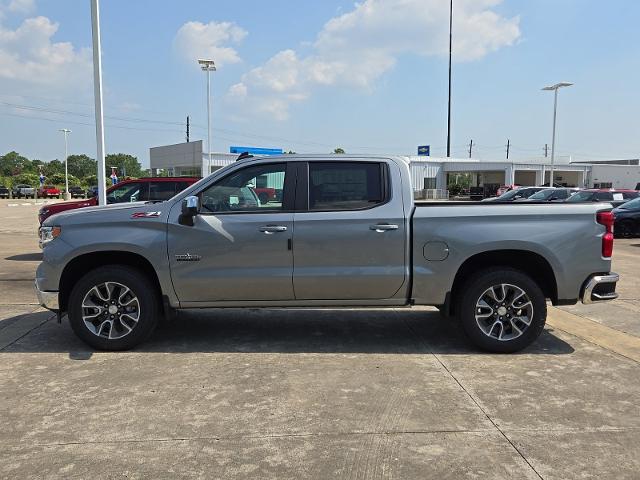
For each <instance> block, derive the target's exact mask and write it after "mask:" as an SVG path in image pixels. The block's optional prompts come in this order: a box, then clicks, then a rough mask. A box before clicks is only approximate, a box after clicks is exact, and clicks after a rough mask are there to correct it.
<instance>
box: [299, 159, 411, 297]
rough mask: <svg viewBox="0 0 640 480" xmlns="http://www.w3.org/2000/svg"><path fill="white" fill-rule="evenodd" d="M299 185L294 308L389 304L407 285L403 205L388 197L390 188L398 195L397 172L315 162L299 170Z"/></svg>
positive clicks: (378, 165)
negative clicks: (306, 303) (324, 303)
mask: <svg viewBox="0 0 640 480" xmlns="http://www.w3.org/2000/svg"><path fill="white" fill-rule="evenodd" d="M298 179H299V180H298V189H297V194H296V213H295V233H294V241H293V256H294V269H293V283H294V290H295V297H296V300H303V299H312V300H345V299H348V300H359V299H387V298H391V297H393V296H394V295H395V294H396V292H398V290H399V289H400V288H401V287H402V285H403V284H404V282H405V280H406V269H405V266H406V265H405V251H406V250H405V249H406V245H405V244H406V239H407V237H406V236H407V231H406V227H405V214H404V207H403V200H402V197H401V195H400V194H399V193H398V194H397V195H393V194H392V193H393V192H392V189H391V185H392V182H394V183H393V184H395V185H397V186H396V188H397V191H398V192H400V191H401V181H400V169H399V168H398V166H397V165H395V164H393V163H389V164H387V163H386V162H375V161H357V160H348V161H347V160H345V161H334V162H320V161H312V162H309V163H303V164H302V165H301V169H300V170H299V171H298ZM407 188H408V187H407ZM299 199H303V202H302V203H300V202H299ZM300 210H302V211H300Z"/></svg>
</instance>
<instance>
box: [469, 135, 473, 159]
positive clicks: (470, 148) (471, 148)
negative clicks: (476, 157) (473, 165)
mask: <svg viewBox="0 0 640 480" xmlns="http://www.w3.org/2000/svg"><path fill="white" fill-rule="evenodd" d="M472 150H473V139H472V140H471V141H470V142H469V158H471V151H472Z"/></svg>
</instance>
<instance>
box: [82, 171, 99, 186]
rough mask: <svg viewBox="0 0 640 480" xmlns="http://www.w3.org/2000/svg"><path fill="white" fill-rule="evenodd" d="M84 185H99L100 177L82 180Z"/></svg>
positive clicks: (88, 176) (93, 176)
mask: <svg viewBox="0 0 640 480" xmlns="http://www.w3.org/2000/svg"><path fill="white" fill-rule="evenodd" d="M82 184H83V185H86V186H87V187H92V186H93V185H97V184H98V176H97V175H95V174H94V175H87V176H86V177H84V178H83V179H82Z"/></svg>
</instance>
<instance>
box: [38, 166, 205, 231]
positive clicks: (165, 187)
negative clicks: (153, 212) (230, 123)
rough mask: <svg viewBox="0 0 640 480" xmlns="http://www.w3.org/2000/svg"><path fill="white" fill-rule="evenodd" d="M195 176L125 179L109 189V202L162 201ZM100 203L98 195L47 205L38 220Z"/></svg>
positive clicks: (195, 179) (193, 180) (188, 183)
mask: <svg viewBox="0 0 640 480" xmlns="http://www.w3.org/2000/svg"><path fill="white" fill-rule="evenodd" d="M198 180H199V178H193V177H155V178H139V179H137V180H124V181H122V182H120V183H118V184H116V185H113V186H112V187H109V189H108V190H107V204H112V203H132V202H162V201H164V200H168V199H169V198H171V197H173V196H174V195H175V194H176V193H178V192H181V191H182V190H184V189H185V188H187V187H188V186H189V185H192V184H194V183H195V182H197V181H198ZM95 205H98V198H97V196H95V197H91V198H88V199H86V200H79V201H77V202H64V203H62V202H61V203H54V204H52V205H45V206H44V207H42V208H41V209H40V211H39V212H38V220H39V221H40V223H42V222H44V221H45V219H46V218H48V217H50V216H51V215H54V214H56V213H60V212H66V211H67V210H74V209H76V208H84V207H92V206H95Z"/></svg>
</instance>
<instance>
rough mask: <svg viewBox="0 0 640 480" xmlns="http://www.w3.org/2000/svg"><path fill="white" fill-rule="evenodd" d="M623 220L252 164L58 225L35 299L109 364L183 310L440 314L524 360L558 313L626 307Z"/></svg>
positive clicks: (597, 209) (589, 209)
mask: <svg viewBox="0 0 640 480" xmlns="http://www.w3.org/2000/svg"><path fill="white" fill-rule="evenodd" d="M255 185H265V186H266V188H274V189H277V190H282V197H281V198H280V199H279V201H274V200H270V201H269V202H267V203H263V202H261V201H260V199H259V197H258V196H257V195H256V193H255V192H254V191H253V190H252V188H253V186H255ZM610 210H611V206H610V205H609V204H606V203H605V204H599V203H588V204H581V203H576V204H566V203H559V204H549V203H546V204H534V203H524V204H500V203H465V202H440V203H435V202H433V203H431V202H428V203H418V202H416V201H414V198H413V193H412V187H411V176H410V170H409V165H408V163H407V161H405V159H403V158H401V157H375V156H367V157H359V156H347V155H341V156H340V159H339V160H337V159H336V157H332V156H301V155H286V156H282V157H269V158H249V159H243V160H240V161H237V162H235V163H234V164H232V165H229V166H227V167H225V168H223V169H220V170H218V171H216V172H214V173H213V174H212V175H210V176H208V177H207V178H204V179H202V180H200V181H199V182H197V183H195V184H193V185H191V186H190V187H188V188H186V189H185V190H184V191H182V192H180V193H178V194H177V195H175V196H174V197H173V198H170V199H168V200H166V201H164V202H161V203H144V202H135V203H127V204H120V205H107V206H97V207H87V208H82V209H79V210H71V211H66V212H63V213H59V214H57V215H53V216H51V217H49V218H47V219H46V220H45V221H44V223H43V224H42V227H41V228H40V241H41V244H42V246H43V260H42V263H41V264H40V265H39V267H38V270H37V274H36V291H37V294H38V297H39V301H40V303H41V304H42V305H43V306H45V307H46V308H49V309H51V310H54V311H56V312H58V317H59V318H62V317H63V315H64V314H65V313H66V314H67V316H68V318H69V321H70V324H71V327H72V329H73V330H74V332H75V333H76V334H77V335H78V336H79V337H80V338H81V339H82V340H84V341H85V342H86V343H87V344H89V345H90V346H92V347H94V348H98V349H107V350H124V349H129V348H132V347H134V346H135V345H137V344H139V343H140V342H142V341H143V340H145V339H146V338H148V337H149V335H150V334H151V332H152V331H153V329H154V327H155V325H156V323H157V321H158V319H159V317H161V316H162V315H171V314H172V313H173V312H174V311H175V310H177V309H192V308H221V307H251V308H255V307H328V308H339V307H351V308H353V307H370V306H378V307H400V306H406V307H411V306H413V305H431V306H435V307H437V308H438V309H440V311H441V313H442V314H443V315H444V316H446V317H457V318H458V319H459V323H460V325H461V327H462V329H463V331H464V333H465V334H466V336H467V337H468V338H469V339H470V340H471V341H472V342H473V343H474V344H475V345H477V346H478V347H480V348H482V349H484V350H488V351H494V352H514V351H517V350H520V349H522V348H524V347H526V346H527V345H529V344H531V343H532V342H533V341H534V340H535V339H536V338H537V337H538V335H540V332H541V331H542V329H543V327H544V324H545V320H546V315H547V299H548V300H550V301H551V303H552V304H554V305H559V304H573V303H576V302H577V301H578V300H582V302H584V303H591V302H599V301H606V300H611V299H614V298H616V296H617V294H616V292H615V288H616V282H617V281H618V275H617V274H615V273H611V272H610V268H611V255H612V250H613V215H612V213H611V211H610Z"/></svg>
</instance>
